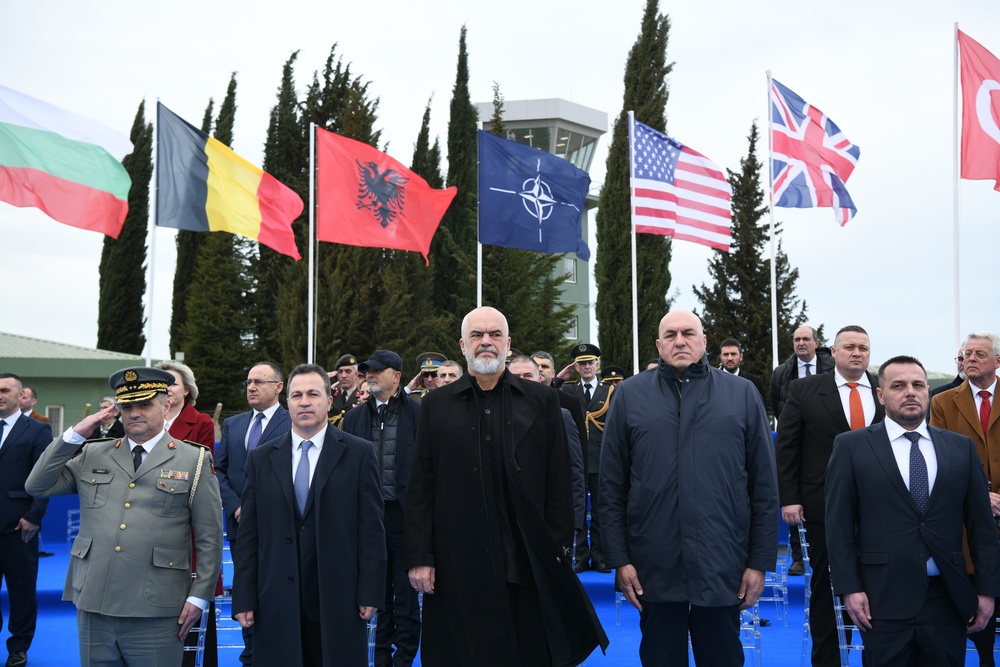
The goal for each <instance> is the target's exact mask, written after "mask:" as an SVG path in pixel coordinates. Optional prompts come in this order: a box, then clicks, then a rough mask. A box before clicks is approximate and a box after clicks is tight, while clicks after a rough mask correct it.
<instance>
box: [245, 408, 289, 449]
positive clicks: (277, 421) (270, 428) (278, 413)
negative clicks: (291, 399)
mask: <svg viewBox="0 0 1000 667" xmlns="http://www.w3.org/2000/svg"><path fill="white" fill-rule="evenodd" d="M287 414H288V413H287V411H286V410H285V409H284V408H283V407H281V406H280V405H279V406H278V409H277V410H275V411H274V414H273V415H271V418H270V419H268V420H267V424H266V425H265V426H264V431H263V432H262V433H261V434H260V442H261V444H263V443H265V442H267V441H268V440H274V439H275V438H277V437H278V436H279V435H280V432H279V431H278V429H279V428H281V425H282V423H283V422H284V421H285V420H286V419H287V418H288V417H287ZM249 428H250V424H249V422H248V423H247V429H249ZM245 432H246V431H244V433H245Z"/></svg>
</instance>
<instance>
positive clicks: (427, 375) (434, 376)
mask: <svg viewBox="0 0 1000 667" xmlns="http://www.w3.org/2000/svg"><path fill="white" fill-rule="evenodd" d="M420 376H421V377H425V378H436V377H437V371H431V372H430V373H421V374H420Z"/></svg>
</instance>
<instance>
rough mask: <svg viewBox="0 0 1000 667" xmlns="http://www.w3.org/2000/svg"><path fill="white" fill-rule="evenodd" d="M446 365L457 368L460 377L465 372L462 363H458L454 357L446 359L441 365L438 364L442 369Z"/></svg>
mask: <svg viewBox="0 0 1000 667" xmlns="http://www.w3.org/2000/svg"><path fill="white" fill-rule="evenodd" d="M445 366H447V367H448V368H454V369H455V370H457V371H458V377H462V373H463V372H464V371H463V370H462V364H460V363H458V362H457V361H455V360H454V359H445V360H444V361H442V362H441V365H440V366H438V369H439V370H440V369H442V368H444V367H445Z"/></svg>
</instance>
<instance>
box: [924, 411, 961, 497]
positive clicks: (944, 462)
mask: <svg viewBox="0 0 1000 667" xmlns="http://www.w3.org/2000/svg"><path fill="white" fill-rule="evenodd" d="M927 432H928V433H929V434H930V436H931V442H933V443H934V458H935V459H937V475H935V477H934V489H940V488H942V485H943V484H945V481H944V480H946V479H948V474H949V473H950V472H951V469H952V467H953V464H952V455H953V454H954V449H955V448H954V447H949V444H951V443H949V442H948V441H947V440H948V436H946V435H945V434H944V433H942V432H940V431H938V432H937V433H935V432H934V429H931V428H930V427H928V428H927ZM934 489H931V493H930V496H929V498H928V501H927V511H928V512H929V511H930V509H931V507H932V506H933V505H934V499H935V498H937V497H938V496H939V495H941V494H939V493H934Z"/></svg>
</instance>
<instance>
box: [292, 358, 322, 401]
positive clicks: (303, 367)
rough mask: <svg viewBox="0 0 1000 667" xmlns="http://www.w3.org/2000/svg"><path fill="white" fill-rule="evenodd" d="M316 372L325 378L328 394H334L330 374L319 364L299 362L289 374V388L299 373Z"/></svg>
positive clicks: (308, 373)
mask: <svg viewBox="0 0 1000 667" xmlns="http://www.w3.org/2000/svg"><path fill="white" fill-rule="evenodd" d="M314 373H315V374H316V375H318V376H320V377H321V378H323V389H324V390H326V395H327V396H332V395H333V390H332V389H331V387H330V376H329V375H327V373H326V371H325V370H324V369H323V367H322V366H320V365H318V364H299V365H298V366H296V367H295V368H293V369H292V372H291V373H289V374H288V386H289V388H291V386H292V379H293V378H294V377H296V376H297V375H311V374H314Z"/></svg>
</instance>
